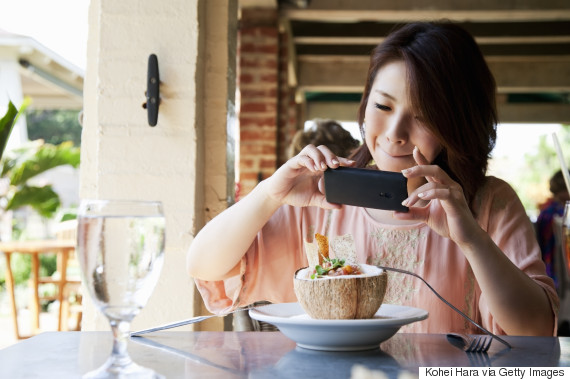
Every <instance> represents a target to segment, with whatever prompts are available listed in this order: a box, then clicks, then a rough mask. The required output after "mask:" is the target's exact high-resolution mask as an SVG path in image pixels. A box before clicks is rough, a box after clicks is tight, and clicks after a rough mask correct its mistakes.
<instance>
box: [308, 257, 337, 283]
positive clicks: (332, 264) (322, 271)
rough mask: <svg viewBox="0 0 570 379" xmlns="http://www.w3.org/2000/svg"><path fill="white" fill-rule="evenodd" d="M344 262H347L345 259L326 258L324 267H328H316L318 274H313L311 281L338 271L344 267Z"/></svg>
mask: <svg viewBox="0 0 570 379" xmlns="http://www.w3.org/2000/svg"><path fill="white" fill-rule="evenodd" d="M344 262H345V260H344V259H337V258H333V259H330V258H325V259H324V261H323V266H326V267H323V266H321V265H316V266H315V270H316V274H312V275H311V279H315V278H321V277H323V276H326V275H327V274H328V272H329V271H330V270H336V269H337V268H340V267H343V266H344ZM325 263H328V264H325Z"/></svg>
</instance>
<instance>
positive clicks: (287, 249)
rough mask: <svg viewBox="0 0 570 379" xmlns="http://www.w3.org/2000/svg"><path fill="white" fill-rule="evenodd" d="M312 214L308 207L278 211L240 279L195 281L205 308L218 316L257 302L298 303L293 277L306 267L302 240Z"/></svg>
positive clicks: (248, 257)
mask: <svg viewBox="0 0 570 379" xmlns="http://www.w3.org/2000/svg"><path fill="white" fill-rule="evenodd" d="M314 213H315V212H314V211H313V210H312V209H311V208H309V207H307V208H295V207H291V206H282V207H280V208H279V209H278V210H277V211H276V212H275V213H274V214H273V216H272V217H271V218H270V220H269V221H268V222H267V223H266V224H265V225H264V227H263V228H262V229H261V231H259V233H258V234H257V236H256V238H255V240H254V241H253V242H252V244H251V245H250V247H249V249H248V250H247V252H246V254H245V255H244V256H243V258H242V259H241V263H240V273H239V275H236V276H234V277H231V278H228V279H225V280H220V281H205V280H199V279H195V283H196V286H197V288H198V290H199V292H200V294H201V296H202V299H203V300H204V303H205V305H206V308H207V309H208V310H209V311H210V312H213V313H218V314H219V313H223V312H227V311H230V310H233V309H235V308H238V307H243V306H247V305H249V304H253V303H254V302H257V301H269V302H272V303H286V302H295V301H297V298H296V297H295V293H294V290H293V276H294V274H295V271H296V270H297V269H299V268H301V267H305V266H306V265H307V260H306V258H305V253H304V250H303V236H304V235H305V234H306V233H308V232H309V230H310V229H311V225H313V224H314V222H315V221H314V217H313V215H314Z"/></svg>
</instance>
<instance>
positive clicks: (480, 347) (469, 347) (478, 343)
mask: <svg viewBox="0 0 570 379" xmlns="http://www.w3.org/2000/svg"><path fill="white" fill-rule="evenodd" d="M447 337H451V338H458V339H460V340H461V342H462V345H461V346H460V347H461V348H462V349H463V350H464V351H466V352H468V353H486V352H487V350H489V347H490V346H491V342H493V338H492V337H491V336H485V335H475V336H470V335H468V334H462V333H448V334H447ZM454 345H455V344H454Z"/></svg>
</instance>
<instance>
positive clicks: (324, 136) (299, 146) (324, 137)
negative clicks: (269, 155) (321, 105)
mask: <svg viewBox="0 0 570 379" xmlns="http://www.w3.org/2000/svg"><path fill="white" fill-rule="evenodd" d="M307 145H314V146H320V145H324V146H326V147H328V148H329V149H330V151H332V152H333V153H334V154H335V155H336V156H339V157H343V158H347V157H348V156H350V154H351V153H352V152H353V151H354V150H355V149H356V148H357V147H358V146H360V142H359V141H358V140H357V139H355V138H353V137H352V135H351V134H350V132H349V131H348V130H346V129H344V128H343V127H342V126H341V125H340V124H339V123H338V122H337V121H334V120H327V119H315V120H314V124H313V126H311V128H310V129H308V130H305V131H303V130H299V131H298V132H297V133H295V136H294V137H293V140H292V141H291V145H290V147H289V158H292V157H294V156H296V155H297V154H299V153H300V152H301V150H303V148H304V147H305V146H307Z"/></svg>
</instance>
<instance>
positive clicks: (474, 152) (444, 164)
mask: <svg viewBox="0 0 570 379" xmlns="http://www.w3.org/2000/svg"><path fill="white" fill-rule="evenodd" d="M394 61H403V62H404V63H405V65H406V68H407V75H408V82H409V83H410V88H409V96H410V102H411V104H412V107H414V109H415V110H416V112H417V114H421V115H422V118H423V122H424V124H425V126H426V127H427V128H428V129H429V130H430V131H431V132H432V133H433V135H434V136H435V137H436V138H437V139H438V140H439V142H440V144H441V145H442V147H443V149H442V151H441V153H440V154H439V155H438V156H437V157H436V159H435V160H434V162H432V163H433V164H437V165H439V166H440V167H441V168H442V169H444V170H445V171H446V172H447V173H448V174H449V175H450V176H451V177H452V178H453V179H454V180H456V181H457V182H458V183H459V184H460V185H461V186H462V187H463V192H464V193H465V196H466V198H467V201H468V203H469V204H471V200H473V198H474V196H475V193H476V192H477V189H478V188H479V187H481V185H482V184H483V183H484V181H485V174H486V171H487V164H488V159H489V157H490V155H491V151H492V150H493V148H494V146H495V140H496V137H497V134H496V125H497V110H496V103H495V92H496V84H495V79H494V78H493V75H492V74H491V71H490V70H489V68H488V66H487V64H486V62H485V59H484V58H483V54H482V53H481V51H480V50H479V47H478V46H477V43H476V42H475V40H474V39H473V37H472V36H471V35H470V34H469V33H468V32H467V31H466V30H464V29H463V28H461V27H460V26H458V25H456V24H453V23H451V22H447V21H442V22H417V23H411V24H407V25H404V26H401V27H399V28H396V30H395V31H394V32H392V33H391V34H390V35H389V36H388V37H387V38H386V40H384V42H383V43H381V44H380V45H378V46H377V47H376V48H375V49H374V50H373V52H372V54H371V57H370V66H369V68H368V76H367V80H366V85H365V87H364V94H363V96H362V100H361V101H360V107H359V109H358V115H357V117H358V123H359V125H360V130H361V133H362V135H363V137H364V128H363V122H364V115H365V112H366V106H367V104H368V97H369V95H370V90H371V88H372V84H373V82H374V79H375V78H376V74H377V73H378V71H379V70H380V69H381V68H382V67H383V66H385V65H386V64H387V63H390V62H394ZM352 158H353V159H354V160H356V161H357V165H358V166H360V167H364V166H366V165H368V164H369V163H370V161H371V159H372V156H371V154H370V151H369V150H368V147H367V146H366V144H365V143H364V144H363V145H362V146H361V147H360V148H359V149H358V150H357V151H356V152H355V153H354V154H353V156H352Z"/></svg>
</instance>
